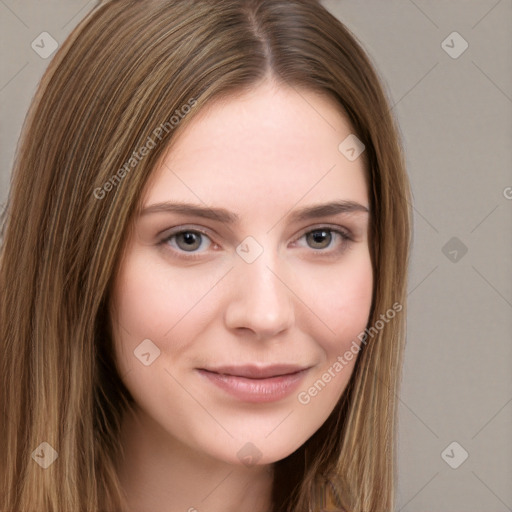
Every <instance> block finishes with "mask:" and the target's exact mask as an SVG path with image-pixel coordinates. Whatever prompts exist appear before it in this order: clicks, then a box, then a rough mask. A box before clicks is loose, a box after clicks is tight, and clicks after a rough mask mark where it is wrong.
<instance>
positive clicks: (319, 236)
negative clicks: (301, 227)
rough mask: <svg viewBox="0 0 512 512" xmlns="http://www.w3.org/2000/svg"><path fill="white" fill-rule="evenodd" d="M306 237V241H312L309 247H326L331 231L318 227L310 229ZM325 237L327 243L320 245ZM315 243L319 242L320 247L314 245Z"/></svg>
mask: <svg viewBox="0 0 512 512" xmlns="http://www.w3.org/2000/svg"><path fill="white" fill-rule="evenodd" d="M307 238H308V243H309V242H311V241H312V242H313V244H310V245H311V247H313V248H314V249H322V248H325V247H328V246H329V244H330V243H331V239H332V233H330V232H329V231H326V230H323V229H320V230H317V231H312V232H311V233H309V234H308V236H307ZM326 238H327V245H322V243H323V242H325V239H326ZM316 244H320V246H321V247H318V246H316Z"/></svg>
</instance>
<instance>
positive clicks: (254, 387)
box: [198, 370, 307, 403]
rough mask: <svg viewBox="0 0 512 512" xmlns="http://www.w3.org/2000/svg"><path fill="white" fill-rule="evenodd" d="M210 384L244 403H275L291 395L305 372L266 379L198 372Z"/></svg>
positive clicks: (204, 371) (205, 371)
mask: <svg viewBox="0 0 512 512" xmlns="http://www.w3.org/2000/svg"><path fill="white" fill-rule="evenodd" d="M198 371H199V373H200V374H201V375H203V376H204V377H206V378H207V379H208V380H209V381H210V382H212V383H213V384H215V385H216V386H218V387H219V388H221V389H223V390H224V391H226V392H227V393H229V394H230V395H232V396H234V397H235V398H237V399H239V400H242V401H244V402H253V403H262V402H275V401H277V400H281V399H283V398H285V397H287V396H288V395H290V394H291V393H293V392H294V391H295V390H296V389H297V388H298V387H299V385H300V383H301V381H302V379H303V378H304V376H305V374H306V372H307V370H302V371H300V372H297V373H290V374H288V375H279V376H278V377H269V378H267V379H249V378H247V377H237V376H235V375H223V374H219V373H213V372H209V371H207V370H198Z"/></svg>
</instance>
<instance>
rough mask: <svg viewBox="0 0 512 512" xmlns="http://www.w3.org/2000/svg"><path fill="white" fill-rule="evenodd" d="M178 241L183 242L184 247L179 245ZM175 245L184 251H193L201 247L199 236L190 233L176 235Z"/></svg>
mask: <svg viewBox="0 0 512 512" xmlns="http://www.w3.org/2000/svg"><path fill="white" fill-rule="evenodd" d="M180 241H183V242H184V246H181V245H180ZM176 243H177V244H178V246H179V247H180V249H184V250H185V251H193V250H195V249H197V248H198V247H199V246H200V245H201V235H200V234H199V233H193V232H192V231H184V232H183V233H179V234H178V235H176Z"/></svg>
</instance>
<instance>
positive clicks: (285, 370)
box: [200, 364, 309, 379]
mask: <svg viewBox="0 0 512 512" xmlns="http://www.w3.org/2000/svg"><path fill="white" fill-rule="evenodd" d="M308 368H309V366H300V365H296V364H275V365H271V366H255V365H243V366H218V367H215V368H200V369H201V370H206V371H208V372H212V373H218V374H224V375H232V376H234V377H245V378H248V379H268V378H271V377H278V376H281V375H290V374H292V373H297V372H300V371H302V370H307V369H308Z"/></svg>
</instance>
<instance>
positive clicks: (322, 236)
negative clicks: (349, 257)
mask: <svg viewBox="0 0 512 512" xmlns="http://www.w3.org/2000/svg"><path fill="white" fill-rule="evenodd" d="M303 238H304V239H305V240H306V243H307V246H308V247H309V248H311V249H314V250H315V251H319V252H321V253H332V252H341V251H342V250H343V249H345V248H346V246H347V244H348V242H350V241H351V240H352V238H351V236H350V235H349V233H348V232H346V231H344V230H342V229H334V228H330V227H326V226H324V227H320V228H316V229H313V230H310V231H308V232H306V233H304V234H303V235H302V236H301V237H300V238H299V239H298V240H302V239H303ZM336 241H337V242H338V243H336ZM333 246H334V248H332V247H333ZM329 248H332V249H330V250H324V249H329Z"/></svg>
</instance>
